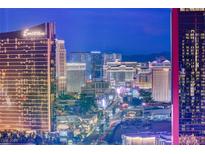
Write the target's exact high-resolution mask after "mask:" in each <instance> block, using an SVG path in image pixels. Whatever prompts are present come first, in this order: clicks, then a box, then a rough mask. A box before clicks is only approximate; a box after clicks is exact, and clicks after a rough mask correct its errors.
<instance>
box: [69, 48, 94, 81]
mask: <svg viewBox="0 0 205 154" xmlns="http://www.w3.org/2000/svg"><path fill="white" fill-rule="evenodd" d="M68 61H69V62H70V63H86V74H85V75H86V80H91V54H90V52H70V53H69V60H68Z"/></svg>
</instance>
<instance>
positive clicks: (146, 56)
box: [122, 52, 171, 62]
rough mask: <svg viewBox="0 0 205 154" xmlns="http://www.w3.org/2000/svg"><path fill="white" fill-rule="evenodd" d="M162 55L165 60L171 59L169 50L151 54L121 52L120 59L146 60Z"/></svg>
mask: <svg viewBox="0 0 205 154" xmlns="http://www.w3.org/2000/svg"><path fill="white" fill-rule="evenodd" d="M160 57H164V58H166V59H167V60H170V59H171V53H170V52H161V53H152V54H132V55H128V54H127V55H126V54H122V61H131V62H133V61H136V62H148V61H153V60H156V59H157V58H160Z"/></svg>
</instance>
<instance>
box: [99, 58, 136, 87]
mask: <svg viewBox="0 0 205 154" xmlns="http://www.w3.org/2000/svg"><path fill="white" fill-rule="evenodd" d="M137 67H138V66H137V63H136V62H108V63H107V65H104V68H103V69H104V77H103V78H104V80H106V81H109V82H111V83H114V85H116V84H118V83H122V84H123V83H125V82H130V81H133V79H134V76H135V74H136V71H137Z"/></svg>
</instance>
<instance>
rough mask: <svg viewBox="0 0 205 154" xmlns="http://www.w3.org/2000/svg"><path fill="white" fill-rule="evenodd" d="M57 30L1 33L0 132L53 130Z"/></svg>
mask: <svg viewBox="0 0 205 154" xmlns="http://www.w3.org/2000/svg"><path fill="white" fill-rule="evenodd" d="M55 87H56V86H55V27H54V24H53V23H44V24H41V25H38V26H35V27H31V28H28V29H23V30H20V31H14V32H6V33H0V130H5V129H12V130H29V131H32V130H40V131H51V130H52V119H53V117H52V112H53V111H52V106H53V102H54V100H55V89H56V88H55Z"/></svg>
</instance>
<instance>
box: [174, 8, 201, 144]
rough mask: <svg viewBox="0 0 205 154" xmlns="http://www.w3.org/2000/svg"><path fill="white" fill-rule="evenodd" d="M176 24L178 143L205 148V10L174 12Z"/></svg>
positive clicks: (175, 127) (176, 134)
mask: <svg viewBox="0 0 205 154" xmlns="http://www.w3.org/2000/svg"><path fill="white" fill-rule="evenodd" d="M172 21H173V30H172V34H173V39H172V40H173V59H172V60H173V67H174V68H173V70H174V71H173V105H174V106H173V108H174V110H173V111H174V112H173V115H174V117H175V118H174V119H173V121H175V122H173V124H174V125H173V128H174V129H173V133H174V134H175V135H174V141H175V143H177V142H180V138H181V137H183V136H191V135H194V136H195V138H196V139H197V140H198V143H199V144H205V9H174V10H173V19H172ZM174 84H175V85H174ZM176 84H177V85H176ZM176 86H178V88H179V89H178V91H177V87H176ZM176 91H177V92H176ZM177 93H178V94H177ZM177 110H178V111H177ZM177 116H178V117H177ZM176 121H178V123H176ZM176 131H178V133H176ZM177 138H178V139H177Z"/></svg>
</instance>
